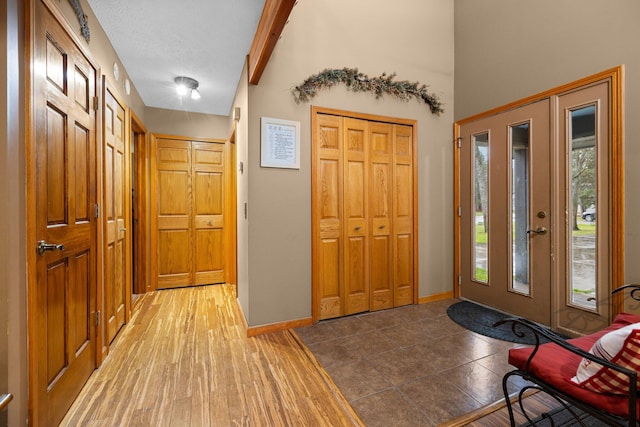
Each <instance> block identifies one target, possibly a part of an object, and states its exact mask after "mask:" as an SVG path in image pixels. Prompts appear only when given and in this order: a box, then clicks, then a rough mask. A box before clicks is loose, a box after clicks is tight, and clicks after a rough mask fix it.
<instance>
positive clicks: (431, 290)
mask: <svg viewBox="0 0 640 427" xmlns="http://www.w3.org/2000/svg"><path fill="white" fill-rule="evenodd" d="M342 67H357V68H359V69H360V71H362V72H363V73H366V74H369V75H371V76H374V75H379V74H381V73H382V72H385V71H386V72H388V73H391V72H395V73H397V78H398V79H400V80H409V81H420V82H421V83H425V84H427V85H430V89H431V91H433V92H435V93H437V94H438V95H440V96H441V98H442V101H443V102H444V104H445V107H444V108H445V113H444V114H443V115H441V116H439V117H436V116H433V115H431V113H430V112H429V109H428V107H427V106H426V105H425V104H421V103H418V102H417V101H415V100H413V101H409V102H407V103H405V102H402V101H398V100H395V99H393V98H389V97H386V98H383V99H379V100H376V99H375V97H374V96H373V95H372V94H368V93H367V94H363V93H360V94H354V93H351V92H347V91H346V89H344V87H342V86H341V87H335V88H332V89H330V90H326V91H324V92H321V94H320V95H319V96H318V97H317V98H316V99H314V100H313V104H314V105H318V106H322V107H331V108H338V109H343V110H349V111H354V112H361V113H370V114H377V115H384V116H390V117H399V118H408V119H415V120H417V122H418V169H419V182H418V188H419V200H418V202H419V211H420V215H419V224H420V229H419V246H420V262H419V269H420V270H419V271H420V283H419V294H420V296H421V297H424V296H428V295H433V294H438V293H441V292H445V291H450V290H451V289H452V271H453V263H452V253H453V238H452V230H453V222H452V220H453V216H452V214H451V212H452V208H451V206H452V203H453V199H452V190H453V184H452V177H453V174H452V164H453V157H452V143H451V140H452V133H451V132H452V129H451V124H452V120H453V2H451V1H450V0H405V1H402V2H396V3H393V4H391V3H389V2H388V1H385V0H372V1H368V2H366V7H363V3H362V2H361V1H358V0H324V1H322V2H319V1H305V2H298V4H297V5H296V7H294V9H293V11H292V13H291V16H290V19H289V24H288V25H287V26H286V27H285V29H284V32H283V37H282V39H281V40H280V41H279V42H278V45H277V46H276V49H275V51H274V53H273V56H272V57H271V60H270V62H269V65H268V66H267V68H266V70H265V72H264V74H263V76H262V79H261V81H260V83H259V85H257V86H250V87H249V114H248V116H249V140H248V150H249V151H248V166H249V167H248V169H249V175H248V180H249V187H248V191H249V193H248V203H249V240H248V245H249V246H248V256H249V260H250V262H249V271H248V272H249V276H248V289H249V312H248V314H247V316H248V317H249V324H250V325H251V326H254V325H261V324H269V323H274V322H281V321H286V320H293V319H299V318H308V317H310V316H311V163H310V160H311V150H310V140H311V130H310V127H311V123H310V108H311V104H296V103H295V102H294V99H293V97H292V95H291V93H290V90H291V88H292V87H293V86H295V85H297V84H299V83H301V82H302V81H304V80H305V79H306V78H307V77H309V76H310V75H312V74H316V73H318V72H320V71H322V70H324V69H325V68H342ZM262 116H266V117H273V118H279V119H286V120H296V121H299V122H300V124H301V166H300V170H285V169H271V168H261V167H260V117H262Z"/></svg>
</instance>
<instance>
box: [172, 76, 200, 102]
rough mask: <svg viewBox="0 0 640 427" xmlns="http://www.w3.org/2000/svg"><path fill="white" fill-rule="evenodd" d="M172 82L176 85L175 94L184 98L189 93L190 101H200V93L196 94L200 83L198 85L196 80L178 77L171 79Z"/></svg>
mask: <svg viewBox="0 0 640 427" xmlns="http://www.w3.org/2000/svg"><path fill="white" fill-rule="evenodd" d="M173 81H174V82H175V83H176V92H178V95H180V96H185V95H187V94H188V93H190V94H191V99H200V92H198V86H199V85H200V83H198V81H197V80H196V79H192V78H191V77H184V76H180V77H176V78H175V79H173Z"/></svg>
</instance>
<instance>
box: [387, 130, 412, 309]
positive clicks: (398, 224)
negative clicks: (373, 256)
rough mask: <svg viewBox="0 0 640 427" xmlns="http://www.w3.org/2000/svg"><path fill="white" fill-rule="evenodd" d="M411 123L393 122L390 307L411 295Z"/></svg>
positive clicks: (409, 300)
mask: <svg viewBox="0 0 640 427" xmlns="http://www.w3.org/2000/svg"><path fill="white" fill-rule="evenodd" d="M413 147H414V141H413V127H412V126H401V125H393V149H394V155H393V163H394V173H393V201H394V203H393V262H392V264H393V266H394V267H393V268H394V288H393V297H394V307H399V306H401V305H407V304H411V303H413V298H414V268H415V266H414V264H413V263H414V251H415V250H416V249H415V247H416V245H415V242H416V240H415V236H414V232H415V231H414V227H413V224H414V221H413V219H414V217H413V216H414V203H415V200H414V196H415V194H416V193H415V188H416V186H415V181H414V180H415V171H416V169H415V168H414V167H413Z"/></svg>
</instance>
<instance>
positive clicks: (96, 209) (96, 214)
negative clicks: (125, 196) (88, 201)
mask: <svg viewBox="0 0 640 427" xmlns="http://www.w3.org/2000/svg"><path fill="white" fill-rule="evenodd" d="M93 215H94V218H100V205H99V204H98V203H96V205H95V207H94V213H93Z"/></svg>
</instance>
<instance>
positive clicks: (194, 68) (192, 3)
mask: <svg viewBox="0 0 640 427" xmlns="http://www.w3.org/2000/svg"><path fill="white" fill-rule="evenodd" d="M88 2H89V4H90V6H91V8H92V9H93V11H94V12H95V14H96V16H97V18H98V20H99V21H100V24H101V25H102V27H103V28H104V30H105V32H106V33H107V36H108V37H109V39H110V40H111V43H112V44H113V47H114V49H115V50H116V52H117V54H118V56H119V57H120V60H121V61H122V64H123V65H124V67H125V68H126V70H127V73H128V75H129V76H130V79H131V82H132V83H133V84H134V85H135V87H136V89H137V90H138V92H139V93H140V96H141V97H142V100H143V101H144V103H145V105H147V106H148V107H157V108H166V109H170V110H183V111H192V112H198V113H208V114H220V115H228V114H229V111H230V109H231V103H232V102H233V97H234V96H235V91H236V87H237V85H238V81H239V79H240V74H241V73H242V67H243V65H244V60H245V58H246V56H247V54H248V53H249V49H250V47H251V42H252V41H253V36H254V34H255V32H256V28H257V25H258V21H259V20H260V15H261V13H262V9H263V7H264V2H265V0H173V1H170V0H88ZM177 76H188V77H192V78H194V79H196V80H198V81H199V82H200V88H199V91H200V94H201V96H202V98H200V99H198V100H191V99H190V98H188V97H185V98H182V99H181V98H179V97H178V95H177V93H176V90H175V85H174V83H173V79H174V78H175V77H177Z"/></svg>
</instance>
